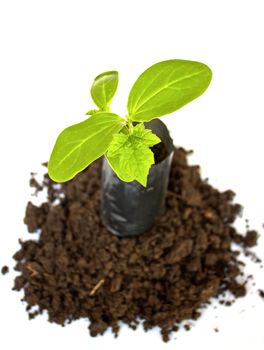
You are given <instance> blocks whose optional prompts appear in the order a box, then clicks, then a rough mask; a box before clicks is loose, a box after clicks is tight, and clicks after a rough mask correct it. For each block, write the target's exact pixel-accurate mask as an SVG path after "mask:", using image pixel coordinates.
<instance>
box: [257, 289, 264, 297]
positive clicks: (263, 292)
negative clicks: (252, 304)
mask: <svg viewBox="0 0 264 350" xmlns="http://www.w3.org/2000/svg"><path fill="white" fill-rule="evenodd" d="M258 292H259V296H260V297H261V298H263V299H264V290H262V289H259V290H258Z"/></svg>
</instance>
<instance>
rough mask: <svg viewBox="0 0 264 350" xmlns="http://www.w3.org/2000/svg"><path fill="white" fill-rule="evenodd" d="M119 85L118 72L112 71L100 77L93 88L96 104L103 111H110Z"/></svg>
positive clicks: (92, 92)
mask: <svg viewBox="0 0 264 350" xmlns="http://www.w3.org/2000/svg"><path fill="white" fill-rule="evenodd" d="M117 85H118V72H116V71H110V72H105V73H102V74H100V75H98V76H97V77H96V78H95V79H94V82H93V85H92V87H91V96H92V99H93V100H94V103H95V104H96V105H97V106H98V107H99V108H100V110H102V111H108V110H109V106H110V103H111V101H112V98H113V97H114V94H115V92H116V89H117Z"/></svg>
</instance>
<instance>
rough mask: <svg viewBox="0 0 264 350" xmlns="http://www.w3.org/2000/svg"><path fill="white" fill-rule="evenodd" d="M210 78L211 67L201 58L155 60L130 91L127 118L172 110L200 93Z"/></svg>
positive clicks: (150, 116)
mask: <svg viewBox="0 0 264 350" xmlns="http://www.w3.org/2000/svg"><path fill="white" fill-rule="evenodd" d="M211 79H212V72H211V70H210V68H209V67H208V66H206V65H205V64H203V63H200V62H194V61H186V60H168V61H163V62H159V63H156V64H154V65H153V66H151V67H150V68H148V69H147V70H146V71H145V72H143V73H142V74H141V75H140V77H139V78H138V79H137V80H136V82H135V84H134V86H133V87H132V89H131V91H130V94H129V98H128V105H127V108H128V113H129V116H130V119H131V120H133V121H141V122H144V121H149V120H152V119H154V118H157V117H160V116H163V115H165V114H169V113H172V112H174V111H176V110H177V109H179V108H181V107H182V106H184V105H185V104H187V103H189V102H191V101H192V100H194V99H195V98H197V97H198V96H200V95H202V93H203V92H204V91H205V90H206V89H207V87H208V86H209V84H210V81H211Z"/></svg>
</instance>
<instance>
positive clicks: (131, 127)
mask: <svg viewBox="0 0 264 350" xmlns="http://www.w3.org/2000/svg"><path fill="white" fill-rule="evenodd" d="M127 127H128V132H129V134H133V129H134V126H133V122H132V121H131V120H130V119H129V117H128V118H127Z"/></svg>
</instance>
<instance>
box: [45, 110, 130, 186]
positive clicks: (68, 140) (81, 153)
mask: <svg viewBox="0 0 264 350" xmlns="http://www.w3.org/2000/svg"><path fill="white" fill-rule="evenodd" d="M124 124H125V120H124V119H122V118H121V117H119V116H118V115H116V114H113V113H108V112H99V113H97V114H94V115H93V116H91V117H90V118H88V119H86V120H85V121H83V122H81V123H79V124H75V125H72V126H70V127H68V128H66V129H64V130H63V131H62V132H61V134H60V135H59V136H58V138H57V141H56V143H55V146H54V148H53V151H52V153H51V156H50V160H49V162H48V173H49V176H50V177H51V179H52V180H54V181H57V182H64V181H68V180H70V179H72V178H73V177H74V176H75V175H76V174H77V173H79V172H80V171H82V170H83V169H85V168H86V167H87V166H88V165H89V164H90V163H92V162H93V161H94V160H95V159H97V158H99V157H100V156H102V155H103V154H104V153H105V151H106V150H107V148H108V146H109V144H110V143H111V141H112V138H113V135H114V134H115V133H117V132H119V131H120V130H121V129H122V128H123V126H124Z"/></svg>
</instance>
